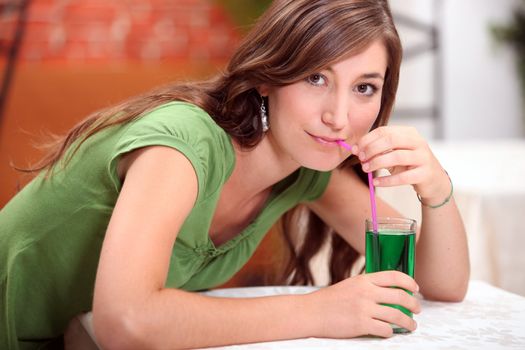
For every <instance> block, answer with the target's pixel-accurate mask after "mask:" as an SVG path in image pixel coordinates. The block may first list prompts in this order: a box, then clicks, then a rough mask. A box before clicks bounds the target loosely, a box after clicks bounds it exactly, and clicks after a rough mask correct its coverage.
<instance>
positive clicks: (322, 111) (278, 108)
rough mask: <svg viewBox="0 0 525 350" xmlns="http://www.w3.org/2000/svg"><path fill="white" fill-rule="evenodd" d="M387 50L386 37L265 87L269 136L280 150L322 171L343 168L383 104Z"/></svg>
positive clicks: (275, 147)
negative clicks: (331, 62) (286, 81)
mask: <svg viewBox="0 0 525 350" xmlns="http://www.w3.org/2000/svg"><path fill="white" fill-rule="evenodd" d="M386 68H387V52H386V49H385V46H384V45H383V43H382V42H381V41H379V40H378V41H375V42H373V43H372V44H371V45H370V46H369V47H368V48H366V49H365V50H364V51H363V52H361V53H359V54H357V55H355V56H351V57H349V58H347V59H344V60H342V61H340V62H338V63H336V64H334V65H332V66H330V67H328V68H326V69H324V70H322V71H320V72H316V73H313V74H311V75H310V76H308V77H307V78H306V79H304V80H302V81H299V82H296V83H294V84H291V85H287V86H284V87H265V86H263V87H261V89H260V92H261V93H262V94H263V95H267V96H268V103H269V124H270V130H269V131H268V133H267V134H266V139H267V141H268V142H270V143H271V145H272V147H273V148H274V149H275V151H276V152H277V154H284V156H285V158H287V159H289V160H291V161H293V162H296V163H297V164H298V165H300V166H304V167H307V168H311V169H317V170H324V171H326V170H331V169H334V168H335V167H337V166H338V165H339V164H340V163H341V162H342V161H343V160H344V159H345V158H347V157H348V155H349V151H347V150H345V149H343V148H341V147H340V146H339V145H338V144H337V142H336V141H337V140H344V141H345V142H346V143H348V144H350V145H351V144H353V143H355V142H356V141H357V140H358V139H359V138H360V137H362V136H363V135H364V134H365V133H367V132H368V130H370V128H371V126H372V124H373V123H374V121H375V119H376V118H377V115H378V113H379V110H380V107H381V93H382V88H383V83H384V78H385V73H386Z"/></svg>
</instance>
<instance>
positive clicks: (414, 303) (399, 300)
mask: <svg viewBox="0 0 525 350" xmlns="http://www.w3.org/2000/svg"><path fill="white" fill-rule="evenodd" d="M376 298H377V299H376V301H377V302H378V303H381V304H393V305H400V306H403V307H404V308H406V309H408V310H410V311H411V312H413V313H415V314H418V313H419V312H420V311H421V304H420V303H419V300H418V299H417V298H416V297H414V296H413V295H410V294H408V293H407V292H406V291H405V290H404V289H401V288H383V289H382V290H381V292H380V293H379V294H378V295H377V297H376Z"/></svg>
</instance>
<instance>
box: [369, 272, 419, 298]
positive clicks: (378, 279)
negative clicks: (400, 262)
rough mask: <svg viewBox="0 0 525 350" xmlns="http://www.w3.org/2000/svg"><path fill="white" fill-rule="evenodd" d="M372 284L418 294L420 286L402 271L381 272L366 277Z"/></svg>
mask: <svg viewBox="0 0 525 350" xmlns="http://www.w3.org/2000/svg"><path fill="white" fill-rule="evenodd" d="M365 276H366V277H367V278H368V279H369V281H370V282H372V283H373V284H375V285H376V286H379V287H399V288H403V289H406V290H408V291H411V292H414V293H415V292H417V291H418V290H419V286H418V285H417V283H416V281H415V280H414V279H413V278H412V277H410V276H409V275H407V274H406V273H403V272H400V271H380V272H374V273H369V274H366V275H365Z"/></svg>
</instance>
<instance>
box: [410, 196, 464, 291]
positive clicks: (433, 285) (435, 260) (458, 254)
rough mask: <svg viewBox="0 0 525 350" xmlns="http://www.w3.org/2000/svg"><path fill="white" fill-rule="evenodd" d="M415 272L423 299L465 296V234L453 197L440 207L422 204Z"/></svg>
mask: <svg viewBox="0 0 525 350" xmlns="http://www.w3.org/2000/svg"><path fill="white" fill-rule="evenodd" d="M415 275H416V281H417V282H418V284H419V286H420V288H421V289H420V290H421V293H422V294H423V295H424V296H425V297H426V298H429V299H435V300H443V301H461V300H463V298H464V297H465V294H466V291H467V287H468V280H469V276H470V263H469V255H468V246H467V237H466V232H465V228H464V225H463V221H462V219H461V216H460V214H459V211H458V209H457V206H456V203H455V201H454V199H453V198H452V199H451V201H450V202H449V203H447V204H445V205H443V206H442V207H440V208H429V207H426V206H423V209H422V227H421V235H420V238H419V241H418V244H417V250H416V272H415Z"/></svg>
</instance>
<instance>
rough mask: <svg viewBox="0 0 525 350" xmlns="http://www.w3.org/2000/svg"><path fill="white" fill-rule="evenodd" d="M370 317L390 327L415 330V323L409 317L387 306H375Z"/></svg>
mask: <svg viewBox="0 0 525 350" xmlns="http://www.w3.org/2000/svg"><path fill="white" fill-rule="evenodd" d="M372 312H373V315H372V317H373V318H375V319H377V320H379V321H383V322H385V323H387V324H388V325H389V326H390V327H391V325H396V326H398V327H402V328H405V329H407V330H409V331H411V332H412V331H414V330H415V329H416V328H417V323H416V321H414V319H413V318H412V317H410V316H407V315H405V314H404V313H403V312H402V311H401V310H399V309H396V308H393V307H391V306H388V305H379V304H378V305H377V308H374V310H372Z"/></svg>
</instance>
